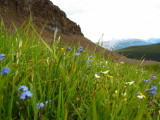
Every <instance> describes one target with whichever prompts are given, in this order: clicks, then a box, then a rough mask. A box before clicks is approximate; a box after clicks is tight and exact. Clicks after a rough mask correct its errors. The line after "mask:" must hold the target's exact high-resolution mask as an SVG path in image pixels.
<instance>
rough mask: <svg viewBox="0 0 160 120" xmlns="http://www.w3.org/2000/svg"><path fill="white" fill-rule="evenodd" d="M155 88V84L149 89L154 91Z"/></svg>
mask: <svg viewBox="0 0 160 120" xmlns="http://www.w3.org/2000/svg"><path fill="white" fill-rule="evenodd" d="M156 89H157V86H152V87H151V88H150V89H149V90H151V91H155V90H156Z"/></svg>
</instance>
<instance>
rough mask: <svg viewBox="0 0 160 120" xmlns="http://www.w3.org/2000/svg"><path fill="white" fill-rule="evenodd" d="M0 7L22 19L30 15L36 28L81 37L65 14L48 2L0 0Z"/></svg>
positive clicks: (39, 0)
mask: <svg viewBox="0 0 160 120" xmlns="http://www.w3.org/2000/svg"><path fill="white" fill-rule="evenodd" d="M0 6H5V7H7V8H8V9H10V10H12V11H13V10H14V11H16V12H17V13H18V14H21V16H23V17H29V16H30V15H32V18H33V22H34V23H35V24H36V25H37V26H39V27H44V26H45V29H47V30H48V31H50V32H54V31H55V30H56V29H57V30H58V31H59V32H62V33H64V34H69V33H72V34H76V35H80V36H83V33H82V32H81V28H80V26H79V25H77V24H76V23H75V22H73V21H71V20H69V19H68V18H67V16H66V14H65V13H64V12H63V11H62V10H60V8H59V7H58V6H56V5H54V4H53V3H52V2H51V1H50V0H0Z"/></svg>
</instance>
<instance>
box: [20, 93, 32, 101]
mask: <svg viewBox="0 0 160 120" xmlns="http://www.w3.org/2000/svg"><path fill="white" fill-rule="evenodd" d="M32 95H33V94H32V93H31V92H30V91H25V92H23V93H22V94H21V96H20V99H22V100H25V99H27V98H29V97H32Z"/></svg>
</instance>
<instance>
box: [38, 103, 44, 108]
mask: <svg viewBox="0 0 160 120" xmlns="http://www.w3.org/2000/svg"><path fill="white" fill-rule="evenodd" d="M43 107H44V103H38V104H36V108H37V109H41V108H43Z"/></svg>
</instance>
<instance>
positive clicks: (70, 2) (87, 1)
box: [53, 0, 160, 41]
mask: <svg viewBox="0 0 160 120" xmlns="http://www.w3.org/2000/svg"><path fill="white" fill-rule="evenodd" d="M53 3H55V4H57V5H58V6H59V7H60V8H61V9H62V10H64V11H65V12H66V13H67V15H68V17H69V18H70V19H71V20H73V21H75V22H76V23H77V24H80V26H81V28H82V32H83V33H84V35H85V36H86V37H87V38H89V39H91V40H92V41H98V40H99V38H100V37H101V35H102V34H103V33H104V38H103V39H104V40H110V39H113V38H116V39H117V38H141V39H143V38H146V39H147V38H149V37H160V33H159V31H160V22H159V21H160V8H159V7H160V1H159V0H99V1H95V0H94V1H91V0H67V2H65V1H64V0H54V2H53Z"/></svg>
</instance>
